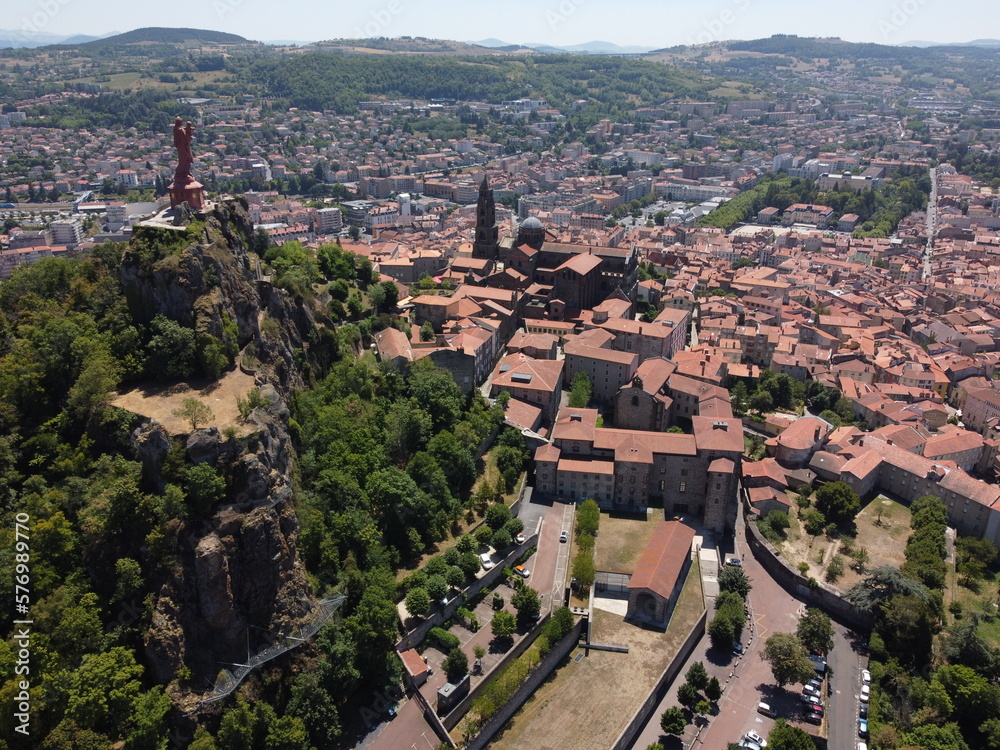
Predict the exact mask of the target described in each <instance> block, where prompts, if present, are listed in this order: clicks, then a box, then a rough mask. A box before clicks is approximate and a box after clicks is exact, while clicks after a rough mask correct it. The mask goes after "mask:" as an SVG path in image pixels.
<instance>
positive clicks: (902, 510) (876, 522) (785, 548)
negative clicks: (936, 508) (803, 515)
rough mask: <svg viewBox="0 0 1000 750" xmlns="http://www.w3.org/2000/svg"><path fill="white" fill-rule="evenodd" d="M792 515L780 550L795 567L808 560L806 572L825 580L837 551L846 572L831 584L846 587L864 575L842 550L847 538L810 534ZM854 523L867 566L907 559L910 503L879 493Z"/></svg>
mask: <svg viewBox="0 0 1000 750" xmlns="http://www.w3.org/2000/svg"><path fill="white" fill-rule="evenodd" d="M789 519H790V521H791V527H790V528H789V529H788V531H787V539H786V540H785V541H784V542H783V543H782V544H781V554H782V556H783V557H784V558H785V559H786V560H787V561H788V562H789V563H790V564H791V565H792V566H793V567H794V566H797V565H798V564H799V563H801V562H805V563H808V565H809V570H808V571H807V572H806V575H807V576H812V577H813V578H815V579H816V580H818V581H826V577H825V575H826V568H827V566H828V565H829V564H830V561H831V560H832V559H833V558H834V556H835V555H840V556H841V558H842V559H843V562H844V573H843V575H842V576H841V577H840V578H839V579H837V581H835V582H831V583H830V585H832V586H834V587H835V588H837V589H838V590H840V591H847V589H849V588H851V586H853V585H854V584H855V583H857V582H858V581H860V580H861V579H862V578H863V577H864V574H861V573H858V572H857V571H855V570H854V569H853V568H852V567H851V562H852V561H851V558H850V557H848V556H847V555H846V554H844V553H842V552H841V545H842V543H843V541H844V540H842V539H836V540H834V539H830V538H829V537H827V536H826V535H825V534H820V535H819V536H811V535H810V534H807V533H806V530H805V529H804V528H803V526H802V522H801V521H800V520H799V519H798V518H797V517H796V516H795V513H791V514H789ZM855 525H856V527H857V531H858V535H857V538H856V539H855V540H854V541H853V542H851V544H852V546H853V547H854V548H855V549H859V548H864V549H866V550H868V563H867V566H866V567H867V569H868V570H871V569H872V568H877V567H880V566H882V565H888V566H890V567H893V568H898V567H900V566H902V564H903V563H904V562H905V561H906V557H905V555H904V550H905V549H906V540H907V539H909V538H910V534H911V533H912V529H911V528H910V509H909V508H908V507H907V506H905V505H902V504H901V503H898V502H896V501H895V500H890V499H889V498H887V497H885V496H883V495H879V496H878V497H876V498H875V499H874V500H872V501H871V502H870V503H868V505H866V506H865V507H864V508H863V509H862V510H861V512H860V513H859V514H858V515H857V517H856V518H855ZM821 556H822V562H821V561H820V557H821Z"/></svg>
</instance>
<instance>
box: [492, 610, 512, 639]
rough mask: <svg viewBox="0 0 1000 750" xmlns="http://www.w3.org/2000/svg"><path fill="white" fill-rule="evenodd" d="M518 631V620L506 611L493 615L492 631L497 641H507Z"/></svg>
mask: <svg viewBox="0 0 1000 750" xmlns="http://www.w3.org/2000/svg"><path fill="white" fill-rule="evenodd" d="M516 630H517V618H515V617H514V615H512V614H511V613H510V612H508V611H507V610H505V609H502V610H500V611H499V612H497V613H496V614H495V615H493V621H492V622H491V623H490V631H491V632H492V633H493V637H494V638H496V639H497V640H506V639H508V638H510V637H511V636H512V635H514V632H515V631H516Z"/></svg>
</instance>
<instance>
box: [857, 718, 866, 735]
mask: <svg viewBox="0 0 1000 750" xmlns="http://www.w3.org/2000/svg"><path fill="white" fill-rule="evenodd" d="M867 736H868V719H858V737H867Z"/></svg>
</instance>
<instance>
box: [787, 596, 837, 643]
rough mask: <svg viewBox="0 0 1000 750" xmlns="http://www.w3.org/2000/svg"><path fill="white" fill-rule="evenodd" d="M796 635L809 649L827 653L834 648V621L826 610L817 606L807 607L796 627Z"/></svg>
mask: <svg viewBox="0 0 1000 750" xmlns="http://www.w3.org/2000/svg"><path fill="white" fill-rule="evenodd" d="M795 635H796V636H797V637H798V639H799V640H800V641H802V645H804V646H805V647H806V648H808V649H819V650H820V651H822V652H823V653H827V652H829V651H830V649H832V648H833V623H832V622H831V621H830V618H829V616H827V614H826V613H825V612H823V611H822V610H821V609H817V608H816V607H806V611H805V614H803V615H802V617H800V618H799V624H798V625H797V626H796V628H795Z"/></svg>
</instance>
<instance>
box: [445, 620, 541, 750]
mask: <svg viewBox="0 0 1000 750" xmlns="http://www.w3.org/2000/svg"><path fill="white" fill-rule="evenodd" d="M549 617H550V615H549V614H548V613H546V614H545V616H544V617H543V618H542V619H541V620H539V621H538V622H537V623H535V627H533V628H532V629H531V630H530V631H528V632H527V633H526V634H525V636H524V638H521V639H520V640H518V642H517V643H515V644H514V646H513V647H512V648H511V649H510V651H508V652H507V653H506V654H504V655H503V658H502V659H501V660H500V661H499V662H497V665H496V666H495V667H493V669H491V670H490V673H489V674H488V675H486V679H484V680H480V681H479V684H478V685H476V686H475V687H474V688H473V689H472V690H470V691H469V694H468V695H466V696H465V697H464V698H463V699H462V700H461V702H459V703H458V704H456V705H455V708H453V709H452V710H451V711H449V712H448V713H447V714H446V715H445V716H444V717H442V721H443V722H444V725H445V726H446V727H447V728H448V730H449V731H450V730H452V729H454V728H455V727H456V726H457V725H458V722H460V721H461V720H462V717H463V716H465V714H466V713H467V712H468V711H469V709H470V708H471V707H472V702H473V701H474V700H476V698H478V697H479V695H480V693H482V692H483V690H485V689H486V686H487V685H489V684H490V683H491V682H492V681H493V678H494V677H496V676H497V675H498V674H500V672H502V671H503V669H504V668H505V667H506V666H507V665H508V664H510V663H511V662H512V661H514V659H516V658H517V657H519V656H520V655H521V654H523V653H524V652H525V651H527V650H528V646H530V645H531V644H532V643H534V642H535V638H537V637H538V634H539V633H541V632H542V627H543V626H544V625H545V623H547V622H548V621H549Z"/></svg>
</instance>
